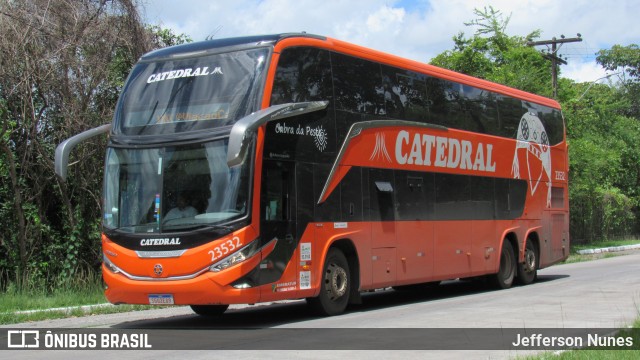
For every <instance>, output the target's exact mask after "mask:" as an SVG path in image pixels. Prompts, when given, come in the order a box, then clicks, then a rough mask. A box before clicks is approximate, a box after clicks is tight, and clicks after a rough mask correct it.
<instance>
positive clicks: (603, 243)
mask: <svg viewBox="0 0 640 360" xmlns="http://www.w3.org/2000/svg"><path fill="white" fill-rule="evenodd" d="M638 243H640V240H638V239H628V240H602V241H598V242H592V243H589V244H575V245H574V244H572V245H571V252H572V253H574V252H576V251H579V250H586V249H599V248H605V247H613V246H624V245H635V244H638Z"/></svg>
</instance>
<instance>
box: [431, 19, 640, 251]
mask: <svg viewBox="0 0 640 360" xmlns="http://www.w3.org/2000/svg"><path fill="white" fill-rule="evenodd" d="M474 14H475V16H476V18H475V19H474V20H472V21H469V22H466V23H465V25H467V26H471V27H475V28H476V31H475V33H474V35H473V36H472V37H470V38H467V37H465V35H464V34H463V33H459V34H457V35H456V36H454V37H453V43H454V46H453V49H452V50H448V51H445V52H443V53H442V54H439V55H438V56H436V57H435V58H434V59H433V60H432V61H431V63H432V64H434V65H437V66H441V67H444V68H448V69H451V70H454V71H458V72H462V73H466V74H469V75H472V76H476V77H480V78H484V79H487V80H490V81H493V82H497V83H501V84H504V85H507V86H511V87H515V88H518V89H521V90H525V91H529V92H532V93H536V94H540V95H543V96H550V95H551V89H550V88H549V86H548V84H549V83H550V82H551V74H550V71H549V64H548V62H547V61H546V60H545V59H544V58H543V57H542V55H541V54H540V53H538V52H537V51H536V50H535V49H533V48H532V47H529V46H527V45H526V43H527V42H528V41H531V40H534V39H535V38H537V37H539V35H540V31H538V30H536V31H533V32H531V33H530V34H528V35H527V36H525V37H519V36H510V35H508V34H507V32H506V31H507V26H508V24H509V19H510V16H507V17H505V16H503V15H502V14H501V12H500V11H498V10H495V9H494V8H492V7H488V8H484V9H482V10H478V9H476V10H475V11H474ZM597 60H598V62H599V63H600V64H602V65H603V67H605V68H606V69H608V70H611V71H621V72H623V73H624V75H625V76H624V81H623V82H622V83H621V84H620V85H619V86H607V85H605V84H591V83H585V84H579V83H575V82H574V81H571V80H569V79H562V78H561V79H560V81H559V99H560V102H561V104H562V108H563V113H564V117H565V120H566V124H567V137H568V142H569V145H570V146H569V160H570V183H569V193H570V202H569V204H570V214H571V237H572V239H573V240H574V241H575V242H581V241H591V240H594V239H602V238H611V237H617V236H623V235H628V234H632V233H636V234H637V233H638V231H639V230H640V221H639V219H640V216H638V215H640V209H639V206H640V157H638V154H640V122H639V121H638V120H639V119H640V107H639V102H640V100H639V99H640V50H639V49H638V46H637V45H629V46H620V45H615V46H613V47H612V48H611V49H610V50H602V51H600V52H599V53H598V58H597Z"/></svg>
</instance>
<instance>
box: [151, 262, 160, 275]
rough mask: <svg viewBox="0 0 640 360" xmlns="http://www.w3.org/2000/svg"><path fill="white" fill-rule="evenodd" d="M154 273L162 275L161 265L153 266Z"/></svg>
mask: <svg viewBox="0 0 640 360" xmlns="http://www.w3.org/2000/svg"><path fill="white" fill-rule="evenodd" d="M153 273H154V274H156V276H160V275H162V265H161V264H155V265H154V266H153Z"/></svg>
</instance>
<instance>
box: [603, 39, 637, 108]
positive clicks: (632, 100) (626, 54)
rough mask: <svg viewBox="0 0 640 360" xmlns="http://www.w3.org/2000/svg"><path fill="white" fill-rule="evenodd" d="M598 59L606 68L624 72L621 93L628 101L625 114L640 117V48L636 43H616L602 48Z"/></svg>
mask: <svg viewBox="0 0 640 360" xmlns="http://www.w3.org/2000/svg"><path fill="white" fill-rule="evenodd" d="M596 61H597V62H598V63H599V64H601V65H602V66H603V67H604V68H605V69H607V70H610V71H619V72H620V73H621V74H622V78H621V82H622V86H623V87H622V88H621V93H622V95H623V96H624V98H625V99H626V100H627V101H628V106H627V107H625V109H624V112H623V113H624V114H625V115H629V116H632V117H635V118H636V119H640V48H639V47H638V45H636V44H631V45H628V46H621V45H614V46H612V47H611V49H609V50H600V51H598V53H597V57H596Z"/></svg>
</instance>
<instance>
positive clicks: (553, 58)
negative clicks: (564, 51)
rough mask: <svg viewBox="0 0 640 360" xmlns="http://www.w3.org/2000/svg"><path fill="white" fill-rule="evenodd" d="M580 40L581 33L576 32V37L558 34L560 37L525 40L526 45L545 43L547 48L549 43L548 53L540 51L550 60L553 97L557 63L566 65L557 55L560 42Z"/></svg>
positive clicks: (556, 94)
mask: <svg viewBox="0 0 640 360" xmlns="http://www.w3.org/2000/svg"><path fill="white" fill-rule="evenodd" d="M580 41H582V35H580V34H579V33H578V37H575V38H568V39H566V38H565V37H564V35H560V39H556V38H555V36H554V37H553V38H551V40H542V41H529V42H527V46H538V45H547V49H549V45H551V50H550V51H549V52H548V53H547V52H546V51H545V50H542V52H543V53H544V55H543V56H544V57H545V58H546V59H549V60H551V86H552V87H553V97H554V98H557V97H558V64H562V65H567V62H566V60H564V59H562V58H560V57H559V56H558V55H557V53H558V50H560V48H561V47H562V44H565V43H572V42H580ZM558 44H560V46H557V45H558Z"/></svg>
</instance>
